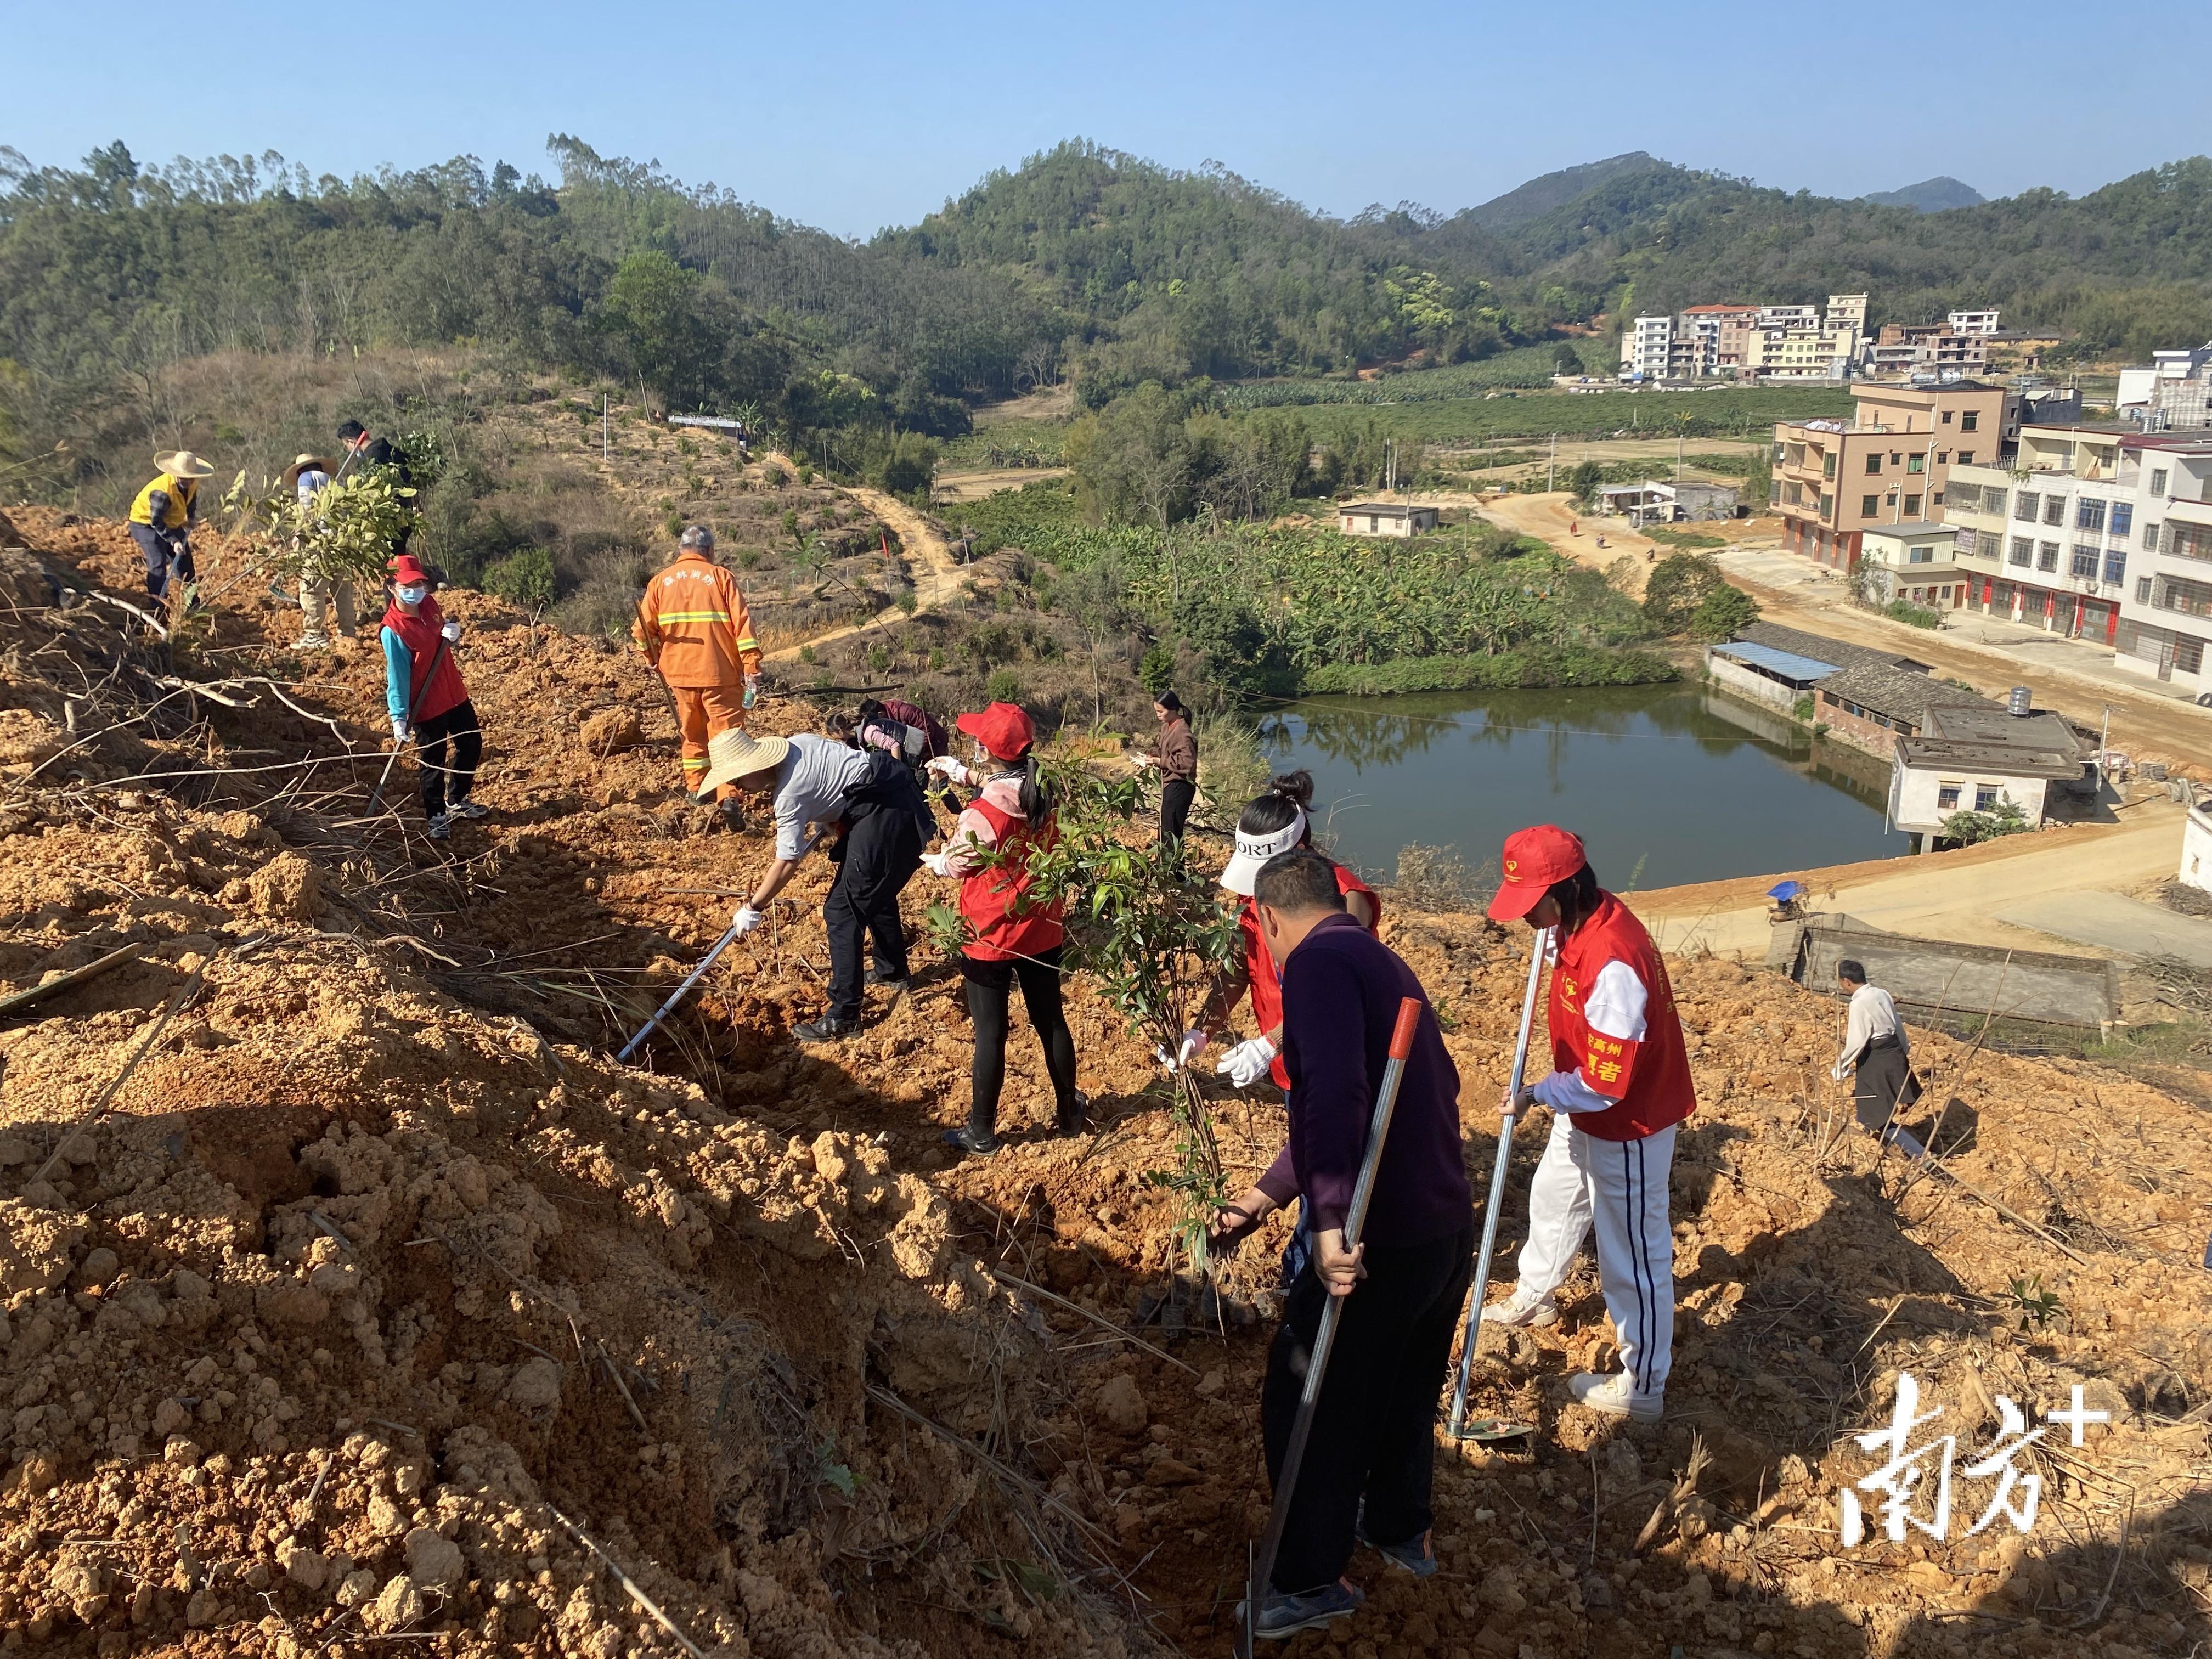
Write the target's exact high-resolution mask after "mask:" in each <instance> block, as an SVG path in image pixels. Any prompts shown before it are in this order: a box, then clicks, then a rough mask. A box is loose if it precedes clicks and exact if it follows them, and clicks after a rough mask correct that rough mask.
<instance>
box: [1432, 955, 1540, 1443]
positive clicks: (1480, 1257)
mask: <svg viewBox="0 0 2212 1659" xmlns="http://www.w3.org/2000/svg"><path fill="white" fill-rule="evenodd" d="M1551 942H1552V930H1551V929H1550V928H1548V927H1543V928H1539V929H1538V930H1537V933H1536V942H1535V944H1534V946H1533V947H1532V948H1531V949H1530V951H1529V952H1528V989H1527V990H1525V991H1524V992H1522V995H1521V1035H1520V1036H1519V1037H1517V1038H1516V1039H1515V1041H1514V1044H1513V1081H1512V1082H1511V1083H1510V1085H1508V1087H1509V1088H1510V1091H1511V1092H1512V1093H1513V1094H1514V1095H1515V1096H1518V1095H1519V1094H1520V1092H1521V1079H1522V1078H1523V1077H1524V1076H1525V1075H1527V1073H1528V1033H1529V1031H1530V1030H1531V1029H1532V1028H1533V1027H1534V1024H1535V1023H1536V987H1537V986H1538V985H1539V984H1540V983H1541V981H1542V980H1543V977H1544V952H1545V951H1546V950H1547V948H1548V947H1549V946H1550V945H1551ZM1516 1115H1518V1112H1517V1109H1516ZM1513 1122H1514V1120H1513V1119H1512V1118H1510V1117H1509V1118H1507V1119H1506V1120H1505V1121H1504V1122H1502V1123H1501V1124H1499V1125H1498V1159H1497V1162H1496V1163H1494V1164H1492V1165H1491V1169H1490V1196H1489V1199H1488V1200H1487V1201H1486V1203H1485V1204H1484V1205H1483V1207H1482V1249H1481V1250H1480V1252H1479V1253H1478V1254H1477V1255H1476V1256H1475V1259H1474V1293H1473V1295H1472V1297H1470V1299H1469V1300H1468V1304H1467V1334H1466V1336H1465V1337H1464V1338H1463V1339H1462V1340H1461V1343H1460V1349H1459V1381H1458V1383H1456V1384H1455V1385H1454V1387H1453V1389H1452V1408H1451V1425H1450V1431H1451V1437H1452V1438H1453V1439H1455V1440H1456V1439H1458V1438H1459V1431H1460V1429H1461V1427H1462V1425H1464V1424H1465V1423H1466V1421H1467V1388H1468V1382H1469V1380H1470V1379H1471V1378H1472V1377H1473V1376H1474V1344H1475V1339H1476V1338H1477V1337H1479V1336H1480V1334H1481V1333H1482V1298H1483V1297H1484V1295H1485V1294H1486V1292H1487V1291H1489V1289H1490V1258H1491V1255H1492V1251H1494V1250H1495V1249H1497V1247H1498V1211H1499V1210H1500V1209H1502V1208H1504V1194H1505V1168H1506V1164H1507V1163H1508V1161H1509V1160H1510V1159H1511V1158H1512V1156H1513Z"/></svg>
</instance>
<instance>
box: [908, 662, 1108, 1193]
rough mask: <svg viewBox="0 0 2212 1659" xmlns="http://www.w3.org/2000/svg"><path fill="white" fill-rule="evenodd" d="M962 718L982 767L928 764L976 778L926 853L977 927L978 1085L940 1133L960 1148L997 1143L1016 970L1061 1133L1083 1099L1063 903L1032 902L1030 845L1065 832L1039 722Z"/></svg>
mask: <svg viewBox="0 0 2212 1659" xmlns="http://www.w3.org/2000/svg"><path fill="white" fill-rule="evenodd" d="M955 724H957V726H959V728H960V729H961V730H962V731H963V732H966V733H967V734H968V735H969V737H971V738H975V744H976V749H977V754H976V765H975V767H974V768H973V769H970V768H969V767H967V766H963V764H961V763H960V762H959V761H957V760H956V759H954V758H953V757H951V756H949V755H945V756H939V757H937V758H935V759H933V760H932V761H931V762H930V763H929V770H930V771H932V772H933V773H935V774H937V775H939V776H942V777H944V778H946V779H948V780H949V781H951V782H953V783H957V784H965V783H969V782H979V783H980V784H981V789H980V791H979V792H978V793H977V794H976V796H975V799H974V800H973V801H972V802H970V803H969V805H968V808H967V810H966V811H963V812H962V813H961V814H960V821H959V823H957V825H955V826H954V828H953V831H952V833H951V836H948V837H946V839H945V851H943V852H942V853H931V854H925V855H924V857H923V859H922V862H923V863H924V864H926V865H927V866H929V869H930V871H931V872H932V873H933V874H934V875H939V876H945V877H948V878H951V879H952V880H955V881H957V882H958V883H959V884H960V915H961V917H962V919H963V921H966V922H967V924H968V927H969V930H970V932H971V933H973V934H974V937H973V938H972V939H970V940H969V942H968V944H967V945H964V946H963V947H962V949H961V952H960V976H961V978H962V979H963V980H964V981H966V982H967V990H968V1015H969V1018H970V1019H971V1020H973V1021H974V1022H975V1063H974V1065H973V1066H972V1067H971V1069H970V1072H969V1080H970V1085H971V1087H972V1089H973V1094H972V1095H971V1097H970V1101H969V1109H968V1123H967V1127H964V1128H959V1129H948V1130H946V1131H945V1140H946V1142H947V1143H948V1144H949V1145H951V1146H954V1147H956V1148H957V1149H958V1150H959V1151H961V1152H996V1151H998V1149H999V1135H998V1121H999V1095H1000V1091H1001V1090H1002V1089H1003V1088H1004V1087H1005V1085H1006V1030H1007V1026H1008V1024H1009V1021H1008V1018H1007V1012H1008V1011H1007V994H1008V992H1009V991H1011V990H1012V987H1013V984H1014V981H1016V980H1019V981H1021V987H1022V1000H1023V1001H1024V1003H1026V1004H1027V1005H1028V1006H1029V1011H1030V1024H1032V1025H1034V1026H1035V1027H1036V1034H1037V1040H1038V1041H1039V1042H1042V1043H1043V1045H1044V1065H1045V1070H1046V1072H1047V1073H1048V1074H1049V1075H1050V1076H1051V1078H1052V1092H1053V1097H1054V1103H1055V1104H1056V1106H1057V1108H1058V1110H1057V1114H1056V1116H1055V1119H1054V1124H1055V1127H1057V1128H1058V1129H1059V1131H1060V1133H1062V1134H1078V1133H1081V1132H1082V1129H1083V1115H1084V1107H1085V1100H1084V1097H1083V1096H1082V1095H1081V1094H1080V1093H1079V1091H1077V1089H1076V1086H1075V1036H1074V1034H1073V1032H1071V1031H1070V1030H1068V1029H1067V1015H1066V1012H1065V1011H1064V1010H1063V1009H1062V1007H1061V1006H1060V956H1061V954H1062V951H1064V949H1065V947H1066V942H1067V930H1066V928H1065V927H1062V926H1061V925H1060V904H1059V903H1058V902H1053V903H1051V904H1046V905H1037V906H1034V907H1033V906H1031V905H1030V902H1029V891H1030V881H1031V878H1030V872H1029V867H1028V862H1027V860H1028V857H1029V854H1030V849H1031V848H1049V847H1051V846H1052V844H1053V843H1054V842H1055V841H1056V840H1058V838H1059V836H1060V829H1059V826H1058V824H1057V823H1056V822H1055V821H1054V815H1053V803H1052V798H1051V796H1050V794H1049V793H1048V792H1047V791H1046V789H1045V787H1044V783H1043V781H1042V779H1041V778H1040V777H1039V776H1038V775H1037V763H1036V757H1035V756H1034V755H1032V754H1031V753H1030V748H1031V746H1032V745H1033V744H1035V743H1036V727H1035V726H1033V725H1031V724H1030V717H1029V716H1028V715H1027V714H1024V713H1023V712H1022V711H1021V709H1019V708H1017V707H1016V706H1015V705H1014V704H1012V703H1010V702H994V703H993V704H992V705H991V706H990V707H989V708H986V709H984V710H983V711H982V712H981V714H963V715H962V716H961V717H960V718H959V720H957V722H955ZM994 853H995V854H998V857H997V858H996V859H992V858H991V857H990V855H991V854H994Z"/></svg>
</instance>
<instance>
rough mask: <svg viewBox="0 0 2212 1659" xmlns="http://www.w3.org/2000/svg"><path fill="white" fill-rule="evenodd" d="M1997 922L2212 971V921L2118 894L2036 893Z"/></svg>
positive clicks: (1998, 913) (2012, 906) (2004, 909)
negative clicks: (2177, 913)
mask: <svg viewBox="0 0 2212 1659" xmlns="http://www.w3.org/2000/svg"><path fill="white" fill-rule="evenodd" d="M1996 919H1997V920H1998V921H2005V922H2010V923H2012V924H2013V925H2014V926H2015V927H2033V928H2034V929H2035V930H2036V931H2037V932H2039V933H2050V934H2051V935H2053V936H2054V937H2056V938H2058V939H2068V940H2070V941H2072V942H2073V943H2074V944H2076V945H2093V946H2094V947H2095V948H2097V949H2098V950H2100V951H2112V953H2113V954H2115V955H2117V956H2124V957H2173V958H2175V959H2176V960H2177V961H2180V962H2185V963H2189V964H2190V965H2191V967H2195V968H2212V921H2204V920H2203V919H2202V918H2201V917H2197V916H2182V915H2175V914H2174V913H2173V912H2172V911H2171V910H2166V909H2161V908H2160V907H2159V906H2157V905H2155V904H2146V903H2144V902H2142V900H2141V899H2131V898H2128V897H2126V896H2124V895H2122V894H2119V893H2038V894H2035V895H2033V896H2031V897H2028V898H2024V899H2021V900H2018V901H2015V902H2013V903H2010V904H2007V905H2004V906H2002V908H1999V909H1998V910H1997V911H1996Z"/></svg>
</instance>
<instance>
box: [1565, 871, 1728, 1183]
mask: <svg viewBox="0 0 2212 1659" xmlns="http://www.w3.org/2000/svg"><path fill="white" fill-rule="evenodd" d="M1609 962H1621V963H1627V964H1628V968H1629V970H1630V971H1631V972H1632V973H1633V974H1634V975H1636V977H1637V978H1638V980H1640V981H1642V982H1643V985H1644V997H1645V1001H1644V1036H1643V1039H1642V1040H1641V1041H1640V1042H1638V1041H1632V1040H1630V1039H1627V1038H1625V1037H1611V1036H1606V1035H1605V1034H1604V1033H1603V1032H1601V1031H1593V1030H1590V1028H1589V1022H1588V1021H1586V1020H1585V1019H1584V1018H1583V998H1584V997H1586V996H1587V995H1588V994H1589V988H1590V987H1591V986H1593V985H1595V983H1596V982H1597V976H1598V974H1599V972H1600V970H1601V969H1603V968H1604V967H1605V965H1606V964H1607V963H1609ZM1549 1012H1550V1020H1549V1023H1550V1026H1551V1031H1552V1067H1553V1070H1554V1071H1560V1072H1571V1071H1574V1070H1575V1069H1576V1068H1577V1067H1580V1068H1581V1070H1582V1073H1583V1078H1584V1079H1586V1080H1587V1081H1588V1082H1589V1085H1590V1087H1592V1088H1593V1089H1595V1090H1596V1091H1598V1092H1599V1093H1600V1094H1602V1095H1618V1096H1620V1104H1619V1105H1618V1106H1613V1107H1610V1108H1608V1109H1606V1110H1605V1111H1602V1112H1577V1113H1576V1114H1575V1115H1574V1119H1575V1127H1577V1129H1580V1130H1581V1131H1582V1132H1583V1133H1585V1134H1589V1135H1595V1136H1596V1137H1597V1138H1598V1139H1600V1140H1641V1139H1644V1136H1646V1135H1650V1134H1656V1133H1658V1132H1659V1131H1660V1130H1662V1129H1664V1128H1667V1127H1669V1126H1670V1125H1673V1124H1676V1123H1680V1121H1682V1120H1683V1119H1684V1118H1686V1117H1687V1116H1689V1115H1690V1114H1691V1113H1692V1112H1694V1111H1696V1110H1697V1109H1698V1097H1697V1094H1696V1091H1695V1090H1694V1089H1693V1088H1692V1085H1691V1082H1690V1057H1689V1054H1688V1053H1687V1052H1686V1050H1685V1049H1684V1048H1683V1047H1682V1022H1681V1018H1680V1016H1679V1015H1677V1014H1676V1013H1675V1012H1674V987H1673V986H1672V985H1671V984H1669V983H1668V979H1667V965H1666V963H1664V962H1662V960H1661V959H1660V957H1659V951H1658V947H1657V946H1656V945H1653V944H1652V943H1651V935H1650V934H1649V933H1645V932H1644V924H1643V923H1642V922H1640V921H1638V920H1637V919H1636V917H1635V915H1633V914H1632V912H1631V911H1630V909H1629V908H1628V907H1627V906H1626V905H1625V904H1623V903H1622V902H1620V900H1619V899H1617V898H1615V897H1613V895H1612V894H1610V893H1607V894H1605V895H1604V896H1602V897H1601V899H1600V901H1599V902H1598V907H1597V910H1596V913H1595V915H1592V916H1591V917H1590V919H1589V921H1586V922H1584V923H1583V925H1582V926H1581V927H1577V929H1575V931H1574V933H1573V934H1572V935H1571V937H1570V938H1569V939H1567V941H1566V943H1565V944H1564V945H1561V946H1560V947H1559V963H1558V965H1557V966H1556V967H1555V968H1553V970H1552V998H1551V1003H1550V1011H1549Z"/></svg>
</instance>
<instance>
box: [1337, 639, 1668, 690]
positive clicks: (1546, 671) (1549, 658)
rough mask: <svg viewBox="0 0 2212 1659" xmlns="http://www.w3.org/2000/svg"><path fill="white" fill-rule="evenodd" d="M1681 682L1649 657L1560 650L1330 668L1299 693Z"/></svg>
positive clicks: (1536, 649) (1664, 664) (1410, 659)
mask: <svg viewBox="0 0 2212 1659" xmlns="http://www.w3.org/2000/svg"><path fill="white" fill-rule="evenodd" d="M1679 678H1680V675H1679V674H1678V673H1677V672H1676V671H1675V670H1674V665H1673V664H1672V663H1670V662H1668V660H1667V659H1665V658H1664V657H1659V656H1655V655H1653V654H1652V653H1650V652H1648V651H1605V650H1600V649H1597V648H1595V647H1588V646H1559V647H1551V648H1548V649H1547V648H1541V647H1532V648H1529V649H1527V650H1522V651H1503V652H1500V653H1498V655H1496V656H1494V657H1400V658H1397V659H1395V660H1394V661H1391V662H1383V663H1326V664H1323V665H1322V666H1320V667H1318V668H1313V669H1309V670H1308V671H1306V675H1305V678H1304V680H1303V681H1302V682H1301V683H1300V685H1299V689H1300V690H1303V691H1306V692H1334V693H1338V694H1341V695H1343V696H1355V697H1384V696H1395V695H1398V694H1401V693H1406V692H1414V691H1487V690H1510V689H1513V688H1516V687H1522V686H1564V685H1656V684H1662V683H1663V682H1665V681H1668V680H1673V679H1679Z"/></svg>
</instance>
